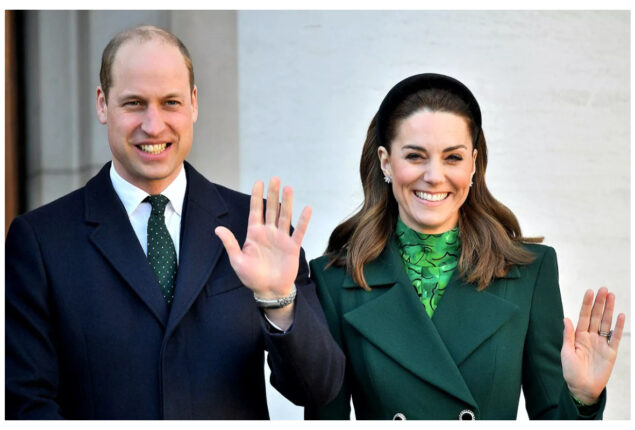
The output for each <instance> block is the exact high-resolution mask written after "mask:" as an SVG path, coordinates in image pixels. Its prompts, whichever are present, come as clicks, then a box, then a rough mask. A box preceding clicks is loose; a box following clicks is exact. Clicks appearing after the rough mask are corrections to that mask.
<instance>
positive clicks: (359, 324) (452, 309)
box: [342, 241, 518, 408]
mask: <svg viewBox="0 0 635 430" xmlns="http://www.w3.org/2000/svg"><path fill="white" fill-rule="evenodd" d="M517 275H518V270H516V271H513V272H512V271H510V273H508V276H511V277H514V276H517ZM364 276H365V278H366V281H367V282H368V284H369V286H371V288H373V289H374V290H376V289H380V288H381V287H389V288H388V289H387V290H386V291H385V292H384V293H383V294H381V295H380V296H378V297H377V296H375V297H376V298H373V299H372V300H368V301H364V302H363V304H361V305H360V306H358V307H357V308H355V309H353V310H351V311H349V312H347V313H346V314H344V318H345V320H346V321H348V322H349V323H350V324H351V325H352V326H353V327H355V329H357V330H358V331H359V332H360V333H361V334H362V336H364V337H366V338H367V339H368V340H369V341H370V342H371V343H373V344H374V345H375V346H377V347H378V348H379V349H381V350H382V351H383V352H384V353H385V354H387V355H388V356H390V357H391V358H392V359H393V360H395V361H396V362H398V363H399V364H401V365H402V366H404V367H405V368H406V369H408V370H409V371H411V372H412V373H413V374H415V375H416V376H418V377H419V378H421V379H423V380H425V381H427V382H428V383H430V384H433V385H435V386H437V387H438V388H439V389H442V390H444V391H446V392H448V393H449V394H451V395H453V396H454V397H457V398H458V399H461V400H462V401H464V402H466V403H468V404H471V405H472V406H474V407H475V408H476V407H478V406H477V405H476V402H475V401H474V399H473V397H472V394H471V393H470V390H469V388H468V387H467V385H466V383H465V380H464V379H463V376H462V375H461V372H460V370H459V366H460V365H461V363H462V362H463V361H464V360H465V359H466V358H467V357H468V356H469V355H470V354H471V353H472V352H473V351H474V350H475V349H477V348H478V347H479V346H480V345H481V344H482V343H483V342H484V341H485V340H486V339H488V338H489V337H490V336H492V335H493V334H494V333H495V332H496V331H497V330H498V329H499V328H500V327H501V326H502V325H503V324H505V323H506V322H507V321H508V320H509V319H510V318H511V317H512V316H513V315H514V313H516V312H517V310H518V308H517V306H516V305H514V304H512V303H510V302H508V301H506V300H505V299H503V298H501V297H499V296H496V295H495V294H492V293H490V292H488V291H487V290H485V291H481V292H478V291H477V290H476V287H475V286H473V285H470V284H466V283H464V282H462V281H461V280H460V278H459V276H458V275H457V274H456V273H455V275H454V276H453V277H452V279H451V281H450V283H449V285H448V287H447V288H446V291H445V294H444V296H443V299H442V300H441V301H440V302H439V306H438V308H437V309H436V311H435V313H434V316H433V318H432V319H430V318H429V317H428V315H427V314H426V312H425V309H424V307H423V306H422V305H421V302H420V301H419V298H418V296H417V295H416V293H415V291H414V288H413V287H412V284H411V282H410V279H409V278H408V275H407V274H406V272H405V270H403V263H402V261H401V257H400V256H399V252H398V248H397V245H396V244H395V243H394V242H393V241H390V243H389V245H388V246H387V247H386V249H385V250H384V252H383V253H382V254H381V255H380V256H379V257H378V258H377V259H376V260H374V261H373V262H371V263H369V264H367V265H366V267H365V268H364ZM342 286H343V287H344V288H352V287H356V288H359V294H365V293H366V292H365V291H363V290H361V288H360V287H357V286H356V285H355V283H354V282H353V280H352V278H351V277H350V275H347V277H346V278H345V279H344V282H343V285H342ZM422 363H425V364H423V365H422Z"/></svg>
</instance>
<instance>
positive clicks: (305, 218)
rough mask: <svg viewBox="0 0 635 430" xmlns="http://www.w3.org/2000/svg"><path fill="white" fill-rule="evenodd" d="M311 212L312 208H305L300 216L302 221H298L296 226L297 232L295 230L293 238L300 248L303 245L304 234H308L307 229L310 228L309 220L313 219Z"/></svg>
mask: <svg viewBox="0 0 635 430" xmlns="http://www.w3.org/2000/svg"><path fill="white" fill-rule="evenodd" d="M311 212H312V210H311V207H310V206H305V207H304V209H302V213H301V214H300V219H298V224H297V225H296V226H295V230H293V235H292V236H291V238H292V239H293V240H294V241H295V243H297V244H298V246H299V245H302V239H303V238H304V233H306V229H307V227H308V226H309V220H310V219H311Z"/></svg>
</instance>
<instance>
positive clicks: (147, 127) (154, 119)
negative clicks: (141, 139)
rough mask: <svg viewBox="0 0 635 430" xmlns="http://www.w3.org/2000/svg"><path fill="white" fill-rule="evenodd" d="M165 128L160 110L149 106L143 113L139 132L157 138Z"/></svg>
mask: <svg viewBox="0 0 635 430" xmlns="http://www.w3.org/2000/svg"><path fill="white" fill-rule="evenodd" d="M164 128H165V121H164V120H163V116H162V112H161V110H160V109H159V108H158V107H156V106H153V105H149V106H148V108H147V109H146V111H145V112H144V116H143V122H142V123H141V130H143V132H144V133H146V134H147V135H148V136H158V135H159V134H161V132H162V131H163V129H164Z"/></svg>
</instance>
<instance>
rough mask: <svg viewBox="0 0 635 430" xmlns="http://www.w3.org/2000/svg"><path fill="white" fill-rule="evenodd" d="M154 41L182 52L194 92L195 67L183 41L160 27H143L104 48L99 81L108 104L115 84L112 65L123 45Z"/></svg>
mask: <svg viewBox="0 0 635 430" xmlns="http://www.w3.org/2000/svg"><path fill="white" fill-rule="evenodd" d="M152 39H160V40H162V41H164V42H167V43H168V44H170V45H173V46H176V47H177V48H179V51H181V54H182V55H183V59H184V60H185V66H186V67H187V71H188V74H189V77H190V92H192V91H194V66H193V65H192V58H191V57H190V52H189V51H188V50H187V48H186V47H185V45H184V44H183V42H181V39H179V38H178V37H176V36H175V35H173V34H172V33H170V32H169V31H166V30H163V29H161V28H159V27H155V26H153V25H142V26H139V27H135V28H131V29H129V30H124V31H122V32H119V33H117V34H116V35H115V36H114V37H113V38H112V39H110V42H108V45H106V47H105V48H104V52H103V53H102V54H101V70H100V71H99V81H100V84H101V90H102V91H103V92H104V97H105V99H106V103H108V91H109V90H110V87H111V86H112V84H113V82H112V65H113V63H114V62H115V56H116V54H117V51H118V50H119V48H120V47H121V45H123V44H124V43H125V42H127V41H129V40H137V41H142V42H143V41H149V40H152Z"/></svg>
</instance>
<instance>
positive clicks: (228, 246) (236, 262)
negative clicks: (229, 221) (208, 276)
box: [214, 227, 243, 270]
mask: <svg viewBox="0 0 635 430" xmlns="http://www.w3.org/2000/svg"><path fill="white" fill-rule="evenodd" d="M214 233H216V236H218V237H219V239H220V240H221V242H223V246H224V247H225V251H227V255H228V256H229V262H230V263H231V265H232V267H233V268H234V270H236V268H237V267H239V266H240V260H241V259H242V256H243V252H242V250H241V249H240V245H238V241H236V238H235V237H234V234H233V233H232V232H231V231H229V230H228V229H227V228H225V227H216V229H214Z"/></svg>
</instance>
